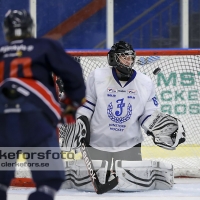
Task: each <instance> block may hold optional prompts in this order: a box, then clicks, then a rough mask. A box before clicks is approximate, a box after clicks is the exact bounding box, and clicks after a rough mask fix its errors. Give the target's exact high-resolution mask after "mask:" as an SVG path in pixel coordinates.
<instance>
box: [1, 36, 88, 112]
mask: <svg viewBox="0 0 200 200" xmlns="http://www.w3.org/2000/svg"><path fill="white" fill-rule="evenodd" d="M52 73H54V74H55V75H56V76H59V77H60V78H61V79H62V81H63V83H64V91H65V93H66V94H67V96H68V97H69V98H70V99H71V100H72V101H76V102H78V103H79V102H81V100H82V99H83V98H84V97H85V84H84V80H83V75H82V69H81V67H80V65H79V63H78V62H76V61H75V60H74V59H73V58H72V57H71V56H69V55H67V54H66V52H65V51H64V50H63V48H62V46H61V45H60V44H59V43H58V42H57V41H54V40H50V39H45V38H37V39H35V38H27V39H24V40H15V41H12V42H11V43H8V44H6V45H3V46H0V85H2V84H4V83H5V82H7V83H6V84H7V85H9V82H10V83H13V82H15V83H16V85H17V87H19V86H20V85H21V86H22V88H24V89H26V90H28V92H31V93H33V94H34V95H36V96H38V97H41V98H43V100H44V101H48V102H46V103H47V104H48V103H49V102H51V103H52V102H53V103H52V105H53V104H55V105H56V106H57V102H55V101H57V94H56V89H55V83H54V81H53V77H52ZM51 103H50V104H51ZM55 105H53V107H54V108H55V107H56V106H55ZM55 109H58V108H55Z"/></svg>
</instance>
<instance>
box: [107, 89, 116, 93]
mask: <svg viewBox="0 0 200 200" xmlns="http://www.w3.org/2000/svg"><path fill="white" fill-rule="evenodd" d="M107 91H108V92H110V93H115V92H117V89H113V88H108V89H107Z"/></svg>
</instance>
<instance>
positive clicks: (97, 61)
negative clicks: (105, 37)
mask: <svg viewBox="0 0 200 200" xmlns="http://www.w3.org/2000/svg"><path fill="white" fill-rule="evenodd" d="M68 53H69V54H70V55H72V56H73V57H74V58H75V59H76V60H77V61H78V62H79V63H80V64H81V66H82V68H83V73H84V78H85V80H87V77H88V75H89V74H90V72H91V71H92V70H94V69H95V68H101V67H107V66H108V63H107V51H102V52H99V51H92V52H89V51H87V52H86V51H84V52H81V51H77V52H68ZM134 68H135V69H136V70H139V71H141V72H143V73H144V74H146V75H148V76H150V77H151V79H152V80H153V82H154V84H155V87H156V95H157V98H158V100H159V102H160V105H161V111H162V112H165V113H168V114H171V115H173V116H175V117H177V118H179V119H180V120H181V121H182V123H183V124H184V127H185V129H186V142H185V143H184V144H182V145H180V146H179V147H177V148H176V150H174V151H170V150H164V149H162V148H159V147H157V146H155V145H154V143H153V142H152V139H151V138H150V137H148V136H146V134H144V133H143V135H144V138H145V140H144V142H143V144H142V157H143V159H154V160H161V161H165V162H170V163H172V164H173V165H174V169H175V176H187V177H200V93H199V88H200V51H199V50H179V51H174V50H159V51H137V58H136V63H135V65H134ZM157 68H160V69H161V71H160V73H158V74H157V75H154V73H153V71H154V70H155V69H157Z"/></svg>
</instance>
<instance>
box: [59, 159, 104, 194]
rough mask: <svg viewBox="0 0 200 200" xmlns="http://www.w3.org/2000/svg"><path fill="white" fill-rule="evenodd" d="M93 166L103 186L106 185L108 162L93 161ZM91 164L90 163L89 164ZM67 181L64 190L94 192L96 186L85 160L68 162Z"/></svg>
mask: <svg viewBox="0 0 200 200" xmlns="http://www.w3.org/2000/svg"><path fill="white" fill-rule="evenodd" d="M92 163H93V166H94V168H95V170H96V173H97V176H98V178H99V181H100V183H101V184H104V183H105V180H106V173H107V168H108V161H106V160H103V161H102V160H93V161H92ZM88 164H89V163H88ZM65 177H66V180H65V182H64V184H63V186H62V188H63V189H70V188H75V189H77V190H81V191H89V192H93V191H94V186H93V184H92V182H91V178H90V176H89V173H88V169H87V167H86V165H85V162H84V160H76V161H66V175H65Z"/></svg>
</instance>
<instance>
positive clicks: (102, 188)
mask: <svg viewBox="0 0 200 200" xmlns="http://www.w3.org/2000/svg"><path fill="white" fill-rule="evenodd" d="M80 149H81V153H82V155H83V159H84V161H85V164H86V167H87V169H88V173H89V175H90V178H91V180H92V184H93V186H94V190H95V192H96V193H97V194H103V193H105V192H108V191H110V190H112V189H113V188H114V187H116V186H117V184H118V177H115V178H114V179H113V180H111V181H110V182H107V183H105V184H101V183H100V182H99V179H98V176H97V174H96V172H95V170H94V166H93V164H92V160H91V158H90V155H89V152H88V149H87V145H86V140H85V138H82V139H81V147H80Z"/></svg>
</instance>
